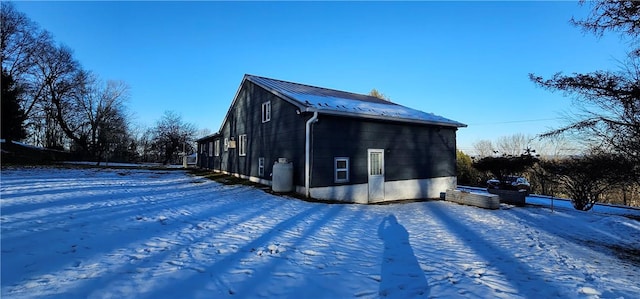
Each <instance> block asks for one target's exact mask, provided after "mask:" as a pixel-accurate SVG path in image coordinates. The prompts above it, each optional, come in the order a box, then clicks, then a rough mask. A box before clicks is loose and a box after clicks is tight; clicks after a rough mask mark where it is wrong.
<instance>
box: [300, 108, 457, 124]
mask: <svg viewBox="0 0 640 299" xmlns="http://www.w3.org/2000/svg"><path fill="white" fill-rule="evenodd" d="M302 111H304V112H318V113H320V114H327V115H336V116H347V117H356V118H366V119H372V120H385V121H394V122H404V123H411V124H423V125H433V126H443V127H454V128H465V127H467V125H465V124H463V123H459V122H451V123H450V122H438V121H427V120H421V119H413V118H400V117H394V116H387V115H370V114H359V113H351V112H344V111H335V110H324V109H317V108H312V107H306V108H305V109H302Z"/></svg>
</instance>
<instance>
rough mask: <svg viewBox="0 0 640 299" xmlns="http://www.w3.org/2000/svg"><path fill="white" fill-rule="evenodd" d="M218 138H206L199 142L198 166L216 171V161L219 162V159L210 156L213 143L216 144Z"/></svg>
mask: <svg viewBox="0 0 640 299" xmlns="http://www.w3.org/2000/svg"><path fill="white" fill-rule="evenodd" d="M216 138H217V137H206V138H202V139H200V140H198V158H197V162H196V165H197V166H198V167H200V168H206V169H214V168H215V162H216V160H219V157H214V155H209V148H210V147H211V145H212V144H211V142H214V145H215V139H216ZM214 154H215V152H214Z"/></svg>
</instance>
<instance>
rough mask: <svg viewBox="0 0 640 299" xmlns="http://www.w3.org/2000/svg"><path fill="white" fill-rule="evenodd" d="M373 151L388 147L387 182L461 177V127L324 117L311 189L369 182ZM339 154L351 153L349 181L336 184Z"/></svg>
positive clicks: (316, 134) (316, 133)
mask: <svg viewBox="0 0 640 299" xmlns="http://www.w3.org/2000/svg"><path fill="white" fill-rule="evenodd" d="M367 149H384V150H385V153H384V160H385V162H384V165H385V182H393V181H405V180H421V179H431V178H447V177H455V176H456V129H455V128H449V127H437V126H428V125H412V124H404V123H390V122H376V121H369V120H362V119H355V118H347V117H333V116H326V115H321V116H320V118H319V121H318V122H317V123H315V124H314V128H313V163H312V168H313V174H312V177H311V187H328V186H340V185H357V184H367V182H368V172H367V163H368V157H367ZM335 157H349V164H350V167H349V168H350V169H349V182H347V183H340V184H338V183H334V165H333V163H334V158H335ZM390 187H392V186H390ZM441 191H444V190H441ZM385 193H388V192H385ZM427 193H428V192H427ZM436 197H437V196H436Z"/></svg>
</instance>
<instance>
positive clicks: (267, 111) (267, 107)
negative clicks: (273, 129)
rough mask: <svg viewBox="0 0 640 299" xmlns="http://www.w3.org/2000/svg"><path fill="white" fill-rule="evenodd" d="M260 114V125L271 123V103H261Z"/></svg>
mask: <svg viewBox="0 0 640 299" xmlns="http://www.w3.org/2000/svg"><path fill="white" fill-rule="evenodd" d="M261 112H262V113H261V118H262V123H266V122H269V121H271V101H266V102H264V103H262V110H261Z"/></svg>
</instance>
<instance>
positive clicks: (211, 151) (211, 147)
mask: <svg viewBox="0 0 640 299" xmlns="http://www.w3.org/2000/svg"><path fill="white" fill-rule="evenodd" d="M211 156H213V141H211V142H209V157H211Z"/></svg>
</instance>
